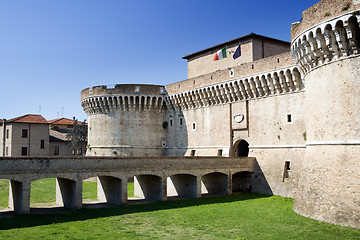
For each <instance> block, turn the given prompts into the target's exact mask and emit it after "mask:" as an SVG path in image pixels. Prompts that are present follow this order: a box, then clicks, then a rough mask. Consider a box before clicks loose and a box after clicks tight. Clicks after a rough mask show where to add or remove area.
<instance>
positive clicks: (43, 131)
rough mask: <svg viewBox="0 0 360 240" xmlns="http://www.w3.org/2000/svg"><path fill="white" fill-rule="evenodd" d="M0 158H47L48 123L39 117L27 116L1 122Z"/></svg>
mask: <svg viewBox="0 0 360 240" xmlns="http://www.w3.org/2000/svg"><path fill="white" fill-rule="evenodd" d="M0 131H1V133H2V137H1V140H0V141H1V147H0V152H1V153H2V156H9V157H19V156H47V155H48V154H49V123H48V122H47V121H46V119H45V118H43V117H42V116H41V115H33V114H27V115H24V116H20V117H17V118H13V119H9V120H5V119H3V120H1V122H0Z"/></svg>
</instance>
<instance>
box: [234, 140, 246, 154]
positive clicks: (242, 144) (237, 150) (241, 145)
mask: <svg viewBox="0 0 360 240" xmlns="http://www.w3.org/2000/svg"><path fill="white" fill-rule="evenodd" d="M233 152H234V157H247V156H249V143H248V142H247V141H245V140H244V139H240V140H238V141H236V142H235V143H234V145H233Z"/></svg>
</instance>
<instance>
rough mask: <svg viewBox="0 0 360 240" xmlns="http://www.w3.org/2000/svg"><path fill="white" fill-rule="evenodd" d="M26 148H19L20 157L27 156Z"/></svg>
mask: <svg viewBox="0 0 360 240" xmlns="http://www.w3.org/2000/svg"><path fill="white" fill-rule="evenodd" d="M27 151H28V150H27V147H22V148H21V156H27V155H28V152H27Z"/></svg>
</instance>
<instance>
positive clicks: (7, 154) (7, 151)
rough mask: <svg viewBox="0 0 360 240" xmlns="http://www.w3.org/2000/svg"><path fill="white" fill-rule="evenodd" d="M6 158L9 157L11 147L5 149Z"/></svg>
mask: <svg viewBox="0 0 360 240" xmlns="http://www.w3.org/2000/svg"><path fill="white" fill-rule="evenodd" d="M5 156H9V147H6V148H5Z"/></svg>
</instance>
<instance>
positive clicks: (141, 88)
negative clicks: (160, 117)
mask: <svg viewBox="0 0 360 240" xmlns="http://www.w3.org/2000/svg"><path fill="white" fill-rule="evenodd" d="M165 94H166V92H165V88H164V87H163V86H157V85H141V84H139V85H135V84H134V85H132V84H118V85H115V87H114V88H108V87H107V86H97V87H90V88H86V89H84V90H82V91H81V106H82V107H83V109H84V111H85V112H86V113H87V114H88V115H92V114H97V113H109V112H113V111H161V110H163V109H164V108H165V102H164V100H165Z"/></svg>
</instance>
